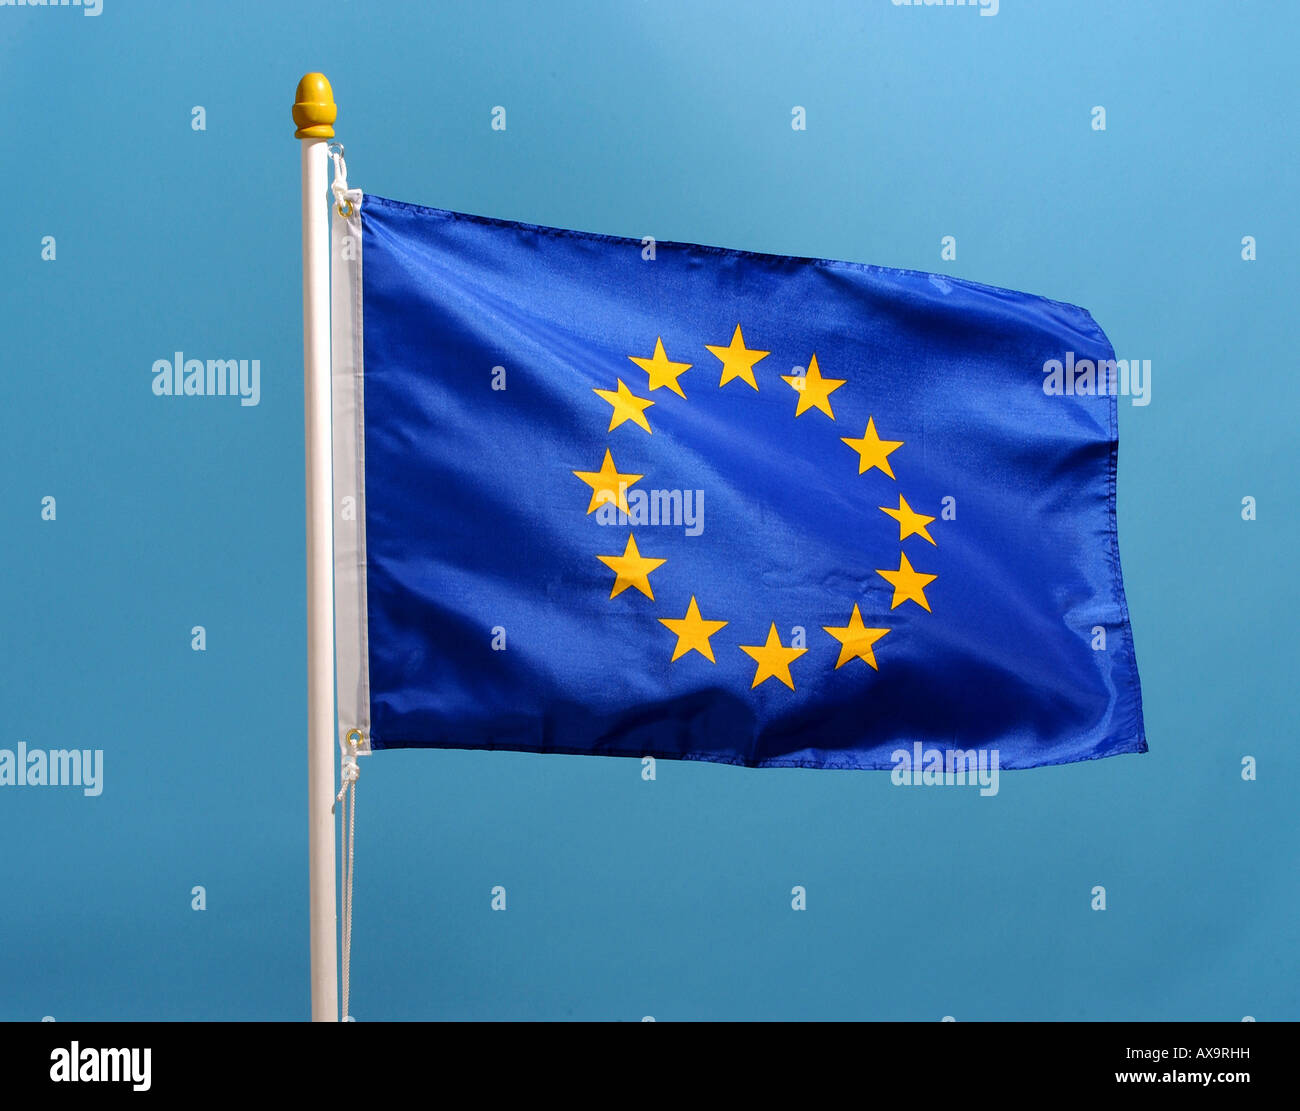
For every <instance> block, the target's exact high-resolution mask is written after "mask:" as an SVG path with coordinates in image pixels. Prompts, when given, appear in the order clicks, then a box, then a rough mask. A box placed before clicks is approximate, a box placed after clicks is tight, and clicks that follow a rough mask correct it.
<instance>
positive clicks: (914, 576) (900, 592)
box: [876, 555, 939, 613]
mask: <svg viewBox="0 0 1300 1111" xmlns="http://www.w3.org/2000/svg"><path fill="white" fill-rule="evenodd" d="M898 561H899V562H898V570H897V571H880V570H877V571H876V574H877V575H879V576H881V578H883V579H884V580H885V581H886V582H888V583H889V585H890V586H892V587H893V588H894V600H893V602H891V603H890V606H889V608H890V609H891V610H893V609H898V607H899V606H901V605H902V604H903V603H904V602H906V601H907V600H908V599H909V598H910V599H911V600H912V601H913V602H915V603H916V604H917V605H918V606H920V607H921V608H922V609H924V610H925V611H926V612H927V613H929V612H933V611H931V610H930V603H929V602H927V601H926V600H925V588H926V587H927V586H928V585H929V584H930V583H932V582H934V580H935V579H937V578H938V577H939V576H938V575H923V574H922V573H921V572H920V571H913V570H912V565H911V564H910V563H908V562H907V556H905V555H900V556H899V557H898Z"/></svg>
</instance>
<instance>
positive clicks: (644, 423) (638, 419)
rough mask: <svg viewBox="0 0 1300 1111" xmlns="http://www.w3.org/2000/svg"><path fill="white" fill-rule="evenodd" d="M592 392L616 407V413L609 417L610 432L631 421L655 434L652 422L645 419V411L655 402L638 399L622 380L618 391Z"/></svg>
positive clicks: (619, 382)
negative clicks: (651, 425)
mask: <svg viewBox="0 0 1300 1111" xmlns="http://www.w3.org/2000/svg"><path fill="white" fill-rule="evenodd" d="M591 392H592V393H594V394H595V395H596V396H597V397H600V398H602V399H604V400H605V401H608V402H609V403H610V404H611V405H612V406H614V411H613V412H612V413H610V415H609V431H610V432H613V431H614V429H616V428H617V427H618V426H619V425H620V424H622V423H623V422H624V421H627V420H630V421H631V422H632V423H633V424H639V425H640V426H641V427H642V428H644V429H645V430H646V431H647V432H653V429H651V427H650V422H649V421H648V420H646V419H645V411H646V410H647V409H649V408H650V406H651V405H653V404H654V402H653V401H646V400H645V399H644V398H641V397H637V395H636V394H634V393H633V392H632V391H631V390H629V389H628V388H627V387H626V386H625V385H623V379H622V378H620V379H619V380H618V389H617V390H592V391H591Z"/></svg>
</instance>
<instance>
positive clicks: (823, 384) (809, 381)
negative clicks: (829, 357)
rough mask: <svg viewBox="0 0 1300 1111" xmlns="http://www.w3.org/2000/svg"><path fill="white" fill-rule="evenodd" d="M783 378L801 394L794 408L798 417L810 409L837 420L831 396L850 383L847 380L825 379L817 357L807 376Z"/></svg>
mask: <svg viewBox="0 0 1300 1111" xmlns="http://www.w3.org/2000/svg"><path fill="white" fill-rule="evenodd" d="M781 377H782V378H784V379H785V380H786V381H787V382H789V383H790V388H791V389H793V390H795V391H796V392H797V393H798V394H799V402H798V404H796V405H795V407H794V415H795V416H796V417H797V416H800V415H802V414H803V413H804V412H806V411H807V410H808V409H820V410H821V411H822V412H823V413H825V414H826V415H827V416H828V417H830V418H831V420H834V419H835V414H834V413H832V412H831V402H830V396H831V394H833V393H834V392H835V391H836V390H838V389H839V388H840V387H841V386H842V385H844V383H845V382H847V381H848V379H847V378H823V377H822V372H821V370H820V369H819V368H818V366H817V356H816V355H813V357H812V360H811V361H810V362H809V363H808V373H807V374H803V375H800V374H783V375H781Z"/></svg>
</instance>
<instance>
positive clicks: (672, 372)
mask: <svg viewBox="0 0 1300 1111" xmlns="http://www.w3.org/2000/svg"><path fill="white" fill-rule="evenodd" d="M628 358H629V359H631V360H632V361H633V362H634V363H636V365H637V366H639V367H640V368H641V369H642V370H644V371H645V372H646V373H647V374H648V375H650V388H651V389H652V390H657V389H658V388H659V387H660V386H667V387H668V388H669V389H670V390H672V391H673V393H675V394H677V396H678V397H685V396H686V394H685V393H683V392H682V387H681V383H679V382H678V381H677V379H678V378H679V377H680V376H681V375H682V374H685V373H686V371H688V370H690V369H691V364H690V363H674V362H672V361H671V360H670V359H669V358H668V356H667V355H666V354H664V341H663V339H662V338H660V339H656V340H655V353H654V358H652V359H638V358H637V357H636V356H635V355H629V356H628Z"/></svg>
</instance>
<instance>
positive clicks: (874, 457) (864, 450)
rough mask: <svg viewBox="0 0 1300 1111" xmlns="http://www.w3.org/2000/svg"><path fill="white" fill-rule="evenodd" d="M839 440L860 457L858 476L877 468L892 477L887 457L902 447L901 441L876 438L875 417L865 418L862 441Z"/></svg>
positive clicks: (844, 437)
mask: <svg viewBox="0 0 1300 1111" xmlns="http://www.w3.org/2000/svg"><path fill="white" fill-rule="evenodd" d="M840 439H841V440H843V441H844V442H845V443H846V444H848V445H849V447H851V448H852V449H853V450H854V451H856V452H857V453H858V455H859V456H860V457H861V458H859V460H858V474H866V473H867V471H869V470H871V468H872V467H879V468H880V469H881V470H882V471H884V472H885V474H887V475H889V477H890V478H893V477H894V472H893V469H892V468H891V467H890V466H889V455H890V453H891V452H894V451H897V450H898V449H899V448H900V447H902V446H903V441H902V440H882V439H881V438H880V437H879V436H877V435H876V419H875V417H868V418H867V430H866V431H865V432H864V433H863V434H862V439H860V440H854V439H852V438H851V437H849V436H841V437H840Z"/></svg>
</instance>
